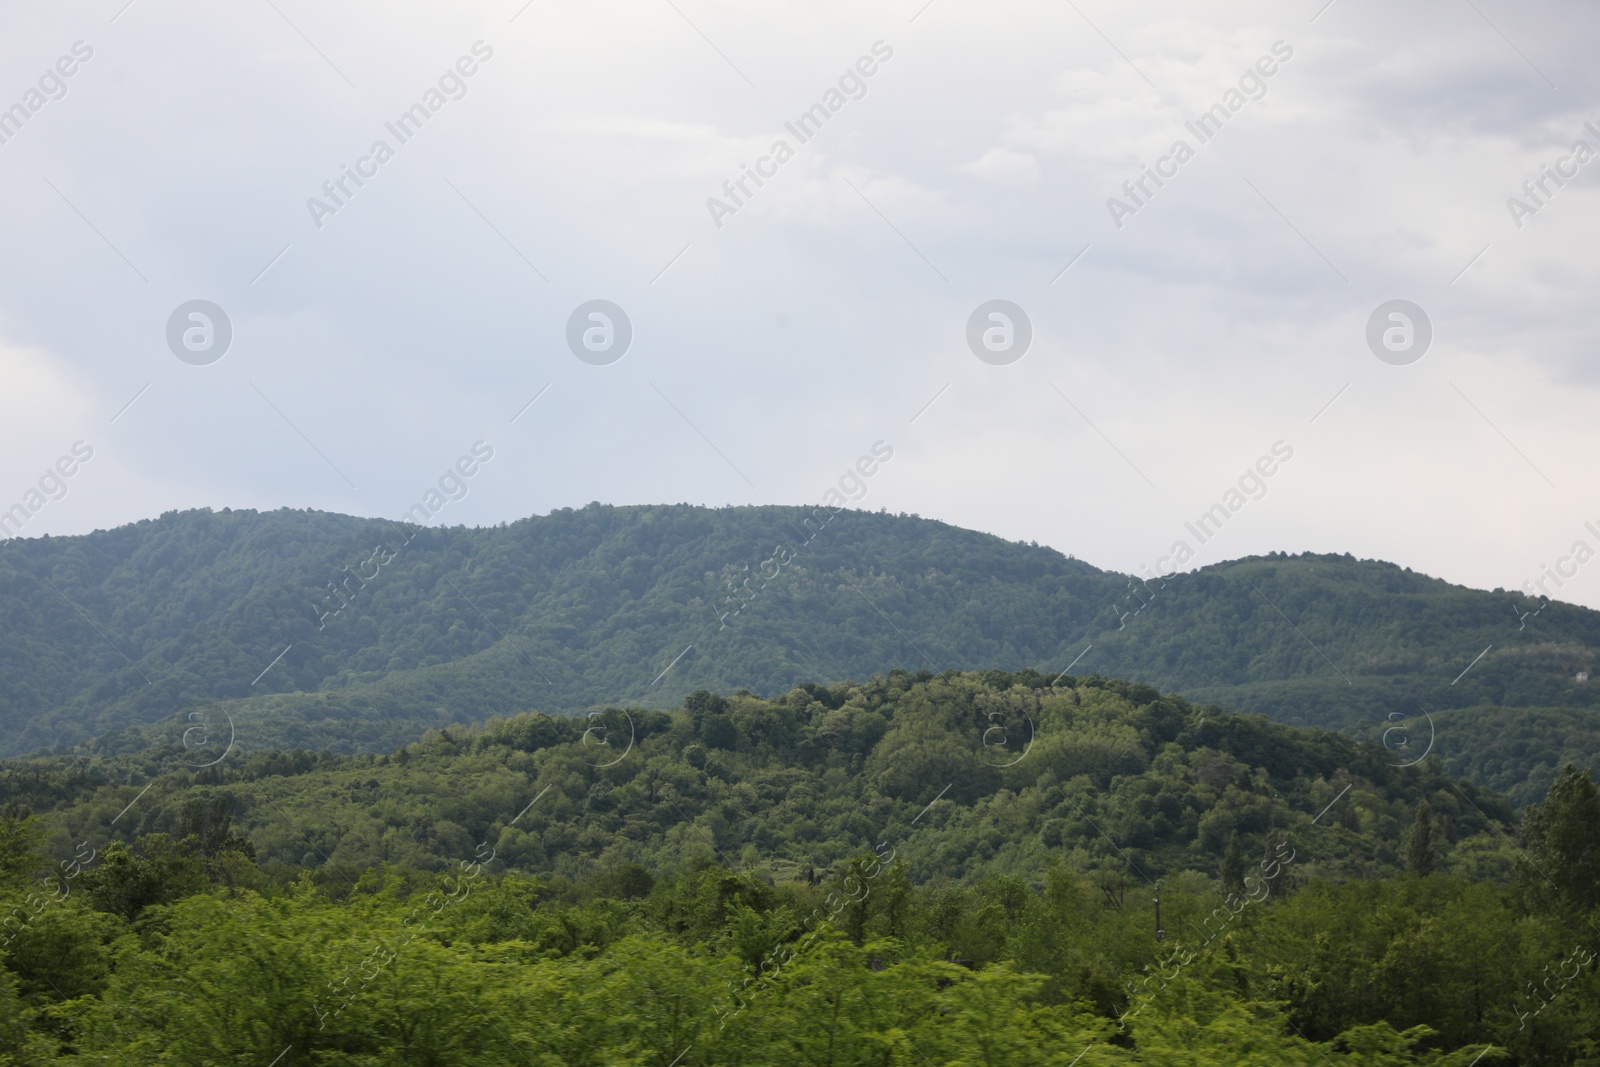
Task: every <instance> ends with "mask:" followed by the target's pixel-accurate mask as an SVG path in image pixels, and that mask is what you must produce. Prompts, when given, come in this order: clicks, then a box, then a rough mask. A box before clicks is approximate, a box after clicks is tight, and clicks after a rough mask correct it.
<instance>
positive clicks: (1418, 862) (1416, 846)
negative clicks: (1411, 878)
mask: <svg viewBox="0 0 1600 1067" xmlns="http://www.w3.org/2000/svg"><path fill="white" fill-rule="evenodd" d="M1434 866H1435V859H1434V850H1433V809H1432V808H1430V807H1428V802H1427V801H1426V800H1424V801H1423V802H1422V803H1420V804H1418V805H1417V817H1416V819H1415V820H1413V821H1412V823H1411V835H1410V840H1409V841H1408V842H1407V843H1406V870H1408V871H1410V872H1411V873H1412V874H1415V875H1417V876H1419V877H1422V878H1426V877H1427V876H1428V875H1430V874H1432V873H1433V869H1434Z"/></svg>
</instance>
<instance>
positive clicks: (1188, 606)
mask: <svg viewBox="0 0 1600 1067" xmlns="http://www.w3.org/2000/svg"><path fill="white" fill-rule="evenodd" d="M779 561H781V562H779ZM0 595H3V596H5V598H6V603H7V605H8V607H9V609H10V610H9V614H8V618H7V624H8V627H9V629H10V632H11V634H12V637H13V639H12V640H9V641H6V642H0V672H3V676H4V677H5V678H6V679H7V680H8V684H7V686H6V689H5V692H4V693H3V694H0V755H22V754H25V753H29V752H38V751H41V750H55V749H58V748H60V749H66V748H74V747H75V748H76V750H78V751H79V752H80V754H83V755H85V756H96V755H104V754H111V753H116V752H125V753H136V752H142V751H145V750H147V749H151V748H160V747H162V746H165V745H170V744H172V743H175V742H178V741H180V740H182V739H184V738H189V739H193V738H194V737H196V736H197V734H196V733H195V732H194V727H195V726H196V719H194V718H191V716H192V715H198V716H199V718H200V719H202V720H204V721H205V722H209V723H214V724H216V730H220V731H222V732H223V733H224V734H226V733H228V732H229V731H228V730H227V729H226V727H225V724H226V723H227V722H228V721H232V722H233V723H235V724H238V726H237V732H238V733H239V736H240V743H241V744H244V745H247V746H248V747H250V748H251V749H252V750H260V749H290V748H295V747H299V748H303V749H307V750H313V751H319V752H320V751H329V752H346V753H386V752H392V751H394V750H395V749H396V748H398V747H400V746H402V745H405V744H407V743H409V742H411V741H414V740H416V739H417V738H418V737H419V736H421V735H422V734H423V733H424V732H425V731H427V730H429V729H439V730H442V729H444V728H446V727H448V726H449V725H450V724H452V723H460V722H483V721H485V720H487V719H489V718H491V717H493V716H509V715H513V714H516V713H519V712H530V711H537V712H544V713H547V714H557V713H576V714H586V713H589V712H592V711H595V710H597V709H604V708H605V707H607V706H611V705H618V704H625V705H628V706H637V707H645V708H650V709H654V710H664V709H669V708H672V707H676V706H678V705H679V704H680V703H681V702H682V701H683V700H684V699H685V698H686V697H687V696H688V695H689V694H691V693H692V692H695V691H696V690H700V689H705V690H709V691H714V692H731V691H733V690H735V689H738V688H741V687H742V688H745V689H748V690H749V691H750V692H752V693H754V694H758V695H760V696H762V697H769V698H777V697H782V696H783V695H784V694H786V693H788V692H789V691H790V690H792V689H793V688H794V687H795V686H797V685H801V684H804V683H806V682H808V681H810V680H812V679H817V678H831V679H846V678H855V679H861V678H866V677H868V676H870V675H871V674H873V673H875V672H880V671H883V670H886V669H888V668H889V667H892V666H895V665H897V664H898V665H900V666H903V667H905V668H908V669H910V670H913V671H923V670H931V671H934V672H939V671H943V670H948V669H958V670H982V669H986V668H990V667H994V666H997V665H999V666H1006V667H1008V668H1010V669H1018V668H1023V667H1026V668H1030V669H1033V670H1036V671H1038V672H1039V673H1042V674H1045V675H1052V676H1053V675H1054V674H1056V673H1058V672H1060V671H1061V670H1063V669H1064V668H1067V667H1069V666H1070V667H1073V668H1074V669H1076V670H1078V671H1079V672H1080V673H1084V672H1092V673H1099V674H1102V675H1106V676H1112V677H1120V678H1128V679H1132V680H1135V681H1139V682H1143V683H1145V684H1149V685H1154V686H1159V687H1161V688H1164V689H1173V690H1179V691H1182V692H1184V693H1186V694H1188V695H1189V696H1191V697H1192V698H1195V699H1200V700H1205V701H1212V702H1216V703H1218V704H1222V705H1225V706H1227V707H1231V708H1236V709H1239V710H1242V711H1249V712H1257V713H1260V714H1264V715H1267V716H1268V717H1270V718H1272V719H1275V720H1277V721H1280V722H1287V723H1294V724H1299V725H1308V726H1320V727H1323V728H1326V729H1333V730H1341V731H1345V732H1347V733H1349V734H1351V735H1352V736H1356V737H1362V738H1366V739H1370V740H1373V741H1377V742H1379V743H1383V744H1390V743H1396V742H1397V739H1398V737H1399V736H1401V733H1402V732H1405V733H1407V735H1408V736H1409V735H1411V734H1416V735H1419V736H1420V735H1424V734H1427V735H1432V734H1433V733H1436V734H1437V744H1435V745H1434V746H1433V747H1432V749H1431V755H1432V756H1434V757H1437V758H1438V759H1439V760H1442V761H1443V763H1444V766H1445V767H1446V768H1447V769H1449V770H1450V771H1451V772H1452V773H1454V774H1456V775H1458V776H1461V777H1465V778H1467V779H1468V780H1470V781H1474V782H1476V783H1478V784H1480V785H1486V786H1490V787H1492V788H1494V789H1496V790H1497V791H1500V792H1502V793H1504V794H1505V795H1506V796H1508V797H1509V798H1511V799H1512V801H1513V802H1514V803H1515V804H1516V805H1517V806H1519V807H1520V806H1522V805H1525V804H1527V803H1530V802H1532V801H1534V800H1537V799H1539V798H1540V797H1542V796H1543V795H1544V792H1545V791H1546V790H1547V789H1548V788H1549V786H1550V783H1551V782H1552V781H1553V780H1554V778H1555V775H1556V773H1557V772H1558V770H1559V769H1560V768H1561V767H1562V766H1563V765H1564V764H1565V763H1566V762H1569V761H1574V760H1576V761H1578V762H1584V761H1586V760H1588V759H1591V758H1592V757H1593V756H1594V755H1595V754H1596V748H1595V741H1596V738H1595V734H1594V730H1593V728H1592V727H1591V726H1589V725H1587V723H1589V722H1592V719H1591V718H1590V717H1589V715H1590V714H1591V713H1592V711H1593V710H1594V709H1596V708H1597V707H1600V682H1597V683H1595V684H1585V683H1581V682H1578V681H1577V678H1578V675H1579V673H1580V672H1587V671H1591V670H1597V668H1600V657H1597V656H1596V652H1597V650H1600V612H1595V611H1591V610H1589V609H1586V608H1581V607H1577V606H1574V605H1570V604H1564V603H1559V602H1551V601H1546V600H1543V599H1542V598H1541V599H1540V600H1537V601H1535V600H1530V599H1529V598H1528V597H1526V596H1524V595H1522V594H1521V593H1509V592H1506V591H1505V590H1493V591H1487V590H1474V589H1466V588H1463V587H1460V586H1453V585H1450V584H1449V583H1446V582H1443V581H1440V580H1438V579H1435V578H1430V577H1427V576H1426V575H1423V574H1419V573H1416V572H1413V571H1411V570H1409V569H1404V568H1401V567H1397V566H1395V565H1393V564H1390V563H1384V562H1381V561H1377V560H1357V559H1355V558H1353V557H1351V556H1348V555H1313V554H1305V555H1297V556H1289V555H1286V554H1282V553H1277V554H1273V555H1269V556H1264V557H1253V558H1249V559H1242V560H1234V561H1230V562H1224V563H1217V564H1214V565H1210V566H1205V567H1202V568H1200V569H1199V570H1197V571H1195V572H1193V573H1187V574H1182V575H1177V576H1173V577H1167V578H1163V577H1160V576H1157V575H1154V574H1148V575H1145V576H1142V577H1135V576H1130V575H1123V574H1116V573H1114V572H1111V571H1105V570H1100V569H1098V568H1096V567H1094V566H1091V565H1090V564H1089V563H1086V562H1084V561H1082V560H1078V559H1074V558H1071V557H1070V556H1066V555H1063V554H1062V553H1060V552H1057V551H1055V550H1053V549H1050V548H1047V547H1041V546H1038V545H1028V544H1022V543H1017V542H1010V541H1006V540H1004V539H1002V538H998V537H994V536H992V535H988V534H982V533H977V532H974V531H970V530H963V529H960V528H957V527H954V526H950V525H948V524H946V523H941V522H936V521H933V520H929V519H922V518H918V517H916V516H913V515H904V514H901V515H891V514H888V513H884V512H878V513H873V512H865V511H855V510H848V509H846V510H840V511H838V512H834V513H829V512H828V511H826V510H823V511H813V510H810V509H804V508H790V507H738V508H720V509H713V508H703V507H692V506H689V505H678V506H640V507H609V506H602V505H599V504H593V505H590V506H588V507H585V508H577V509H573V508H566V509H560V510H558V511H554V512H551V513H550V514H548V515H542V516H535V517H532V518H528V519H523V520H519V521H517V522H514V523H510V524H504V525H500V526H495V527H488V528H481V529H469V528H465V527H423V526H415V525H410V524H404V523H398V522H391V521H386V520H380V519H358V518H352V517H349V516H343V515H334V514H328V513H324V512H314V511H296V510H290V509H283V510H279V511H274V512H260V513H258V512H252V511H229V510H226V509H225V510H222V511H218V512H212V511H210V510H199V511H187V512H169V513H167V514H165V515H163V516H161V517H160V518H159V519H152V520H146V521H142V522H139V523H136V524H132V525H129V526H123V527H119V528H117V529H114V530H106V531H99V532H96V533H93V534H88V535H84V536H73V537H40V538H30V539H18V540H12V541H8V542H6V544H5V546H4V550H3V551H0ZM1597 678H1600V673H1597ZM1429 717H1431V720H1430V718H1429ZM1447 720H1448V721H1449V726H1448V728H1447V727H1446V721H1447ZM1430 721H1431V725H1430ZM1402 725H1403V727H1404V729H1403V730H1402ZM215 732H216V731H215V730H214V731H211V733H213V734H214V733H215ZM1416 747H1417V748H1419V749H1420V748H1422V747H1425V746H1424V744H1423V742H1421V741H1419V742H1418V743H1417V746H1416ZM220 751H221V749H220V748H218V749H217V752H220ZM213 754H215V753H213Z"/></svg>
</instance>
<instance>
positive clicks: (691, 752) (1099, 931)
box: [0, 670, 1600, 1067]
mask: <svg viewBox="0 0 1600 1067" xmlns="http://www.w3.org/2000/svg"><path fill="white" fill-rule="evenodd" d="M199 762H201V761H199V760H197V758H196V755H195V752H194V751H193V749H189V748H185V746H183V745H182V744H180V743H174V744H170V745H167V746H165V747H158V748H153V749H150V750H147V751H145V752H141V753H111V754H105V755H89V756H86V755H84V754H82V753H73V754H69V753H63V754H58V755H54V756H36V757H31V758H27V759H13V760H9V761H5V762H4V763H0V812H3V818H0V881H3V884H4V889H3V890H0V894H3V896H4V899H5V902H6V909H5V914H6V916H7V917H6V918H5V919H4V920H0V943H3V949H0V959H3V963H4V966H3V969H0V1049H3V1050H4V1051H3V1052H0V1063H3V1064H28V1065H32V1064H56V1063H61V1064H80V1063H82V1064H89V1063H95V1064H100V1063H105V1064H111V1063H116V1064H184V1065H190V1064H192V1065H201V1064H220V1063H260V1064H263V1065H268V1064H280V1065H282V1067H291V1065H296V1064H379V1063H383V1064H391V1063H403V1064H454V1063H468V1062H489V1063H506V1064H516V1063H530V1064H538V1065H541V1067H542V1065H546V1064H618V1063H624V1064H651V1065H660V1067H669V1065H673V1064H682V1065H685V1067H688V1065H692V1064H764V1063H785V1064H789V1063H816V1064H898V1063H905V1064H958V1063H959V1064H967V1063H973V1064H977V1063H983V1064H1033V1063H1051V1064H1060V1065H1062V1067H1067V1065H1071V1064H1079V1065H1103V1064H1113V1063H1129V1064H1142V1063H1148V1064H1193V1065H1202V1064H1235V1063H1244V1064H1262V1065H1265V1064H1301V1063H1304V1064H1317V1063H1350V1064H1362V1065H1382V1064H1447V1065H1459V1067H1469V1065H1471V1064H1474V1063H1485V1064H1487V1063H1509V1064H1528V1065H1533V1064H1540V1065H1543V1064H1561V1065H1580V1064H1589V1065H1592V1064H1596V1063H1600V1046H1597V1041H1600V968H1597V967H1596V965H1595V961H1596V948H1597V946H1600V927H1597V925H1596V924H1597V921H1600V799H1597V793H1596V788H1595V785H1594V783H1593V781H1592V779H1591V776H1590V774H1589V772H1588V770H1586V769H1584V768H1583V767H1580V766H1575V765H1574V766H1567V767H1564V768H1563V769H1562V770H1561V771H1560V772H1559V773H1558V774H1557V775H1556V776H1555V777H1554V778H1553V779H1552V781H1551V784H1550V786H1549V788H1548V790H1547V791H1546V792H1545V793H1544V794H1543V795H1541V796H1540V797H1538V798H1536V799H1535V800H1534V801H1533V802H1531V803H1530V804H1529V805H1527V806H1526V807H1525V808H1522V809H1521V810H1520V811H1519V810H1518V809H1517V808H1516V807H1514V806H1513V805H1512V804H1510V803H1509V802H1508V801H1507V800H1505V799H1504V798H1503V797H1502V796H1500V795H1498V794H1496V793H1493V792H1491V791H1489V790H1487V789H1484V788H1482V787H1479V786H1475V785H1472V784H1470V783H1467V782H1464V781H1461V780H1458V779H1456V778H1453V777H1451V776H1450V775H1448V774H1447V773H1446V772H1445V771H1444V770H1443V769H1442V768H1440V767H1439V766H1438V761H1437V760H1435V759H1433V758H1427V759H1422V760H1419V761H1416V762H1409V761H1407V760H1404V759H1399V758H1397V757H1396V753H1395V752H1394V751H1393V750H1392V749H1391V748H1389V747H1386V746H1384V745H1382V744H1376V743H1373V742H1370V741H1362V740H1356V739H1352V738H1349V737H1346V736H1343V735H1340V734H1336V733H1330V732H1326V731H1321V730H1316V729H1310V728H1300V727H1290V726H1285V725H1282V724H1279V723H1274V722H1272V721H1270V720H1268V719H1266V718H1264V717H1262V716H1258V715H1244V714H1238V713H1235V712H1231V711H1227V710H1224V709H1222V708H1220V707H1217V706H1215V705H1210V704H1196V703H1193V702H1191V701H1189V700H1185V699H1184V698H1182V697H1178V696H1175V695H1172V694H1163V693H1162V692H1160V691H1159V690H1157V689H1154V688H1152V687H1150V686H1147V685H1143V684H1140V683H1137V682H1129V681H1124V680H1117V679H1111V678H1106V677H1103V676H1099V675H1093V674H1090V675H1081V676H1078V675H1058V676H1053V677H1052V676H1046V675H1043V674H1039V673H1037V672H1033V671H1031V670H1024V671H1016V672H1007V671H999V670H990V671H984V672H967V673H963V672H959V671H946V672H943V673H940V674H934V673H933V672H931V671H922V672H918V673H915V674H913V673H910V672H906V671H893V672H890V673H888V674H887V675H881V676H873V677H871V678H869V679H868V681H866V682H863V683H855V682H839V683H833V684H827V685H822V684H815V683H805V684H803V685H800V686H797V687H795V688H793V689H791V690H790V691H789V692H787V693H785V694H784V695H782V696H781V697H777V698H773V699H764V698H761V697H758V696H755V695H754V694H752V693H749V692H744V691H742V692H735V693H731V694H727V695H719V694H715V693H712V692H710V691H706V690H698V691H695V692H692V693H690V694H689V695H688V696H687V697H686V698H685V700H684V701H683V703H682V704H681V705H680V706H677V707H673V708H666V709H659V708H658V709H648V708H641V707H629V706H619V707H614V708H611V709H606V710H603V711H598V712H595V713H593V714H591V715H589V716H564V717H563V716H546V715H542V714H537V713H530V714H518V715H513V716H509V717H506V718H501V719H494V720H491V721H488V722H485V723H483V724H482V725H481V726H473V727H468V726H459V725H453V726H450V727H448V728H445V729H440V730H434V731H430V732H429V733H427V734H426V735H425V736H423V737H421V738H420V739H418V740H416V741H414V742H412V743H411V744H408V745H404V746H401V747H399V748H397V749H395V750H393V751H391V752H387V753H381V754H380V753H333V752H311V751H306V750H294V749H286V750H285V749H264V750H259V751H251V752H248V753H246V752H231V753H229V754H227V755H225V756H224V757H223V758H221V759H219V760H216V761H215V762H211V761H209V760H207V761H205V762H207V763H209V765H207V766H197V764H198V763H199Z"/></svg>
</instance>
